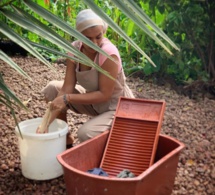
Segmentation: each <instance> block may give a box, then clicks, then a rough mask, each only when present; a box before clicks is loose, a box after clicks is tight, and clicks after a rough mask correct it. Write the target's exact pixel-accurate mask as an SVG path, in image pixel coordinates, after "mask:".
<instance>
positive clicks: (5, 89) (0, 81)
mask: <svg viewBox="0 0 215 195" xmlns="http://www.w3.org/2000/svg"><path fill="white" fill-rule="evenodd" d="M0 86H1V87H2V90H3V93H4V95H5V96H4V98H3V96H2V95H1V96H0V100H1V101H0V102H2V101H3V99H4V100H5V105H6V106H7V107H8V108H9V109H10V112H11V114H12V116H13V118H14V120H15V123H16V126H18V130H19V133H20V136H21V137H22V133H21V131H20V128H19V125H18V121H17V118H16V115H15V112H14V108H13V107H12V105H13V104H14V103H13V102H12V101H11V100H10V97H11V95H12V99H14V100H15V101H16V103H18V104H19V105H20V106H21V107H23V108H25V109H26V110H27V108H26V107H25V105H23V104H22V102H21V101H20V100H19V99H18V98H17V97H16V96H15V95H13V93H12V92H11V91H10V90H9V88H8V87H7V86H6V85H5V83H4V79H3V77H2V75H1V74H0ZM0 89H1V88H0ZM8 91H9V94H8Z"/></svg>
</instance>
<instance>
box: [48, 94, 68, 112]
mask: <svg viewBox="0 0 215 195" xmlns="http://www.w3.org/2000/svg"><path fill="white" fill-rule="evenodd" d="M50 109H51V111H57V110H58V111H59V112H61V111H63V110H65V109H66V104H65V103H64V100H63V96H58V97H56V98H55V99H54V100H53V101H52V103H51V105H50Z"/></svg>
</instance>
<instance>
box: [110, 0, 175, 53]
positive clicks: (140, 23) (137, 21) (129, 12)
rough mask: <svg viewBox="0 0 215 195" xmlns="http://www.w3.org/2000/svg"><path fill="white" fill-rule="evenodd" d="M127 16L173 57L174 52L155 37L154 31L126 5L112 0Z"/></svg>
mask: <svg viewBox="0 0 215 195" xmlns="http://www.w3.org/2000/svg"><path fill="white" fill-rule="evenodd" d="M111 1H112V2H113V3H114V4H115V5H116V6H117V7H118V8H119V9H120V10H121V11H122V12H123V13H124V14H125V15H127V16H128V17H129V18H130V19H132V20H133V21H134V23H135V24H136V25H137V26H139V28H141V29H142V30H143V31H144V32H145V33H146V34H147V35H148V36H149V37H151V38H152V39H154V40H155V41H156V42H157V43H158V44H159V45H160V46H161V47H163V48H164V49H165V50H166V51H167V52H168V53H169V54H170V55H173V54H172V52H171V51H170V50H169V49H168V48H167V47H166V45H164V44H163V42H162V41H161V40H160V39H159V38H158V37H157V36H155V35H154V33H153V32H152V31H150V30H149V29H148V28H147V26H146V25H145V23H144V22H143V21H142V20H140V19H139V18H138V17H136V16H135V13H134V12H133V11H132V10H131V9H129V8H128V7H127V6H126V4H125V3H123V2H122V1H118V0H111Z"/></svg>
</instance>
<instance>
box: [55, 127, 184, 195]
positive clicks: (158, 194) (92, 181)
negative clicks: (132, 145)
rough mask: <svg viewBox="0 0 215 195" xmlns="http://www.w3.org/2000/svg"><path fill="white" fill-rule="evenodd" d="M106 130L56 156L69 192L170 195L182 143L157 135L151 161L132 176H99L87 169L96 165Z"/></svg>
mask: <svg viewBox="0 0 215 195" xmlns="http://www.w3.org/2000/svg"><path fill="white" fill-rule="evenodd" d="M108 135H109V131H106V132H104V133H103V134H101V135H99V136H97V137H95V138H92V139H91V140H88V141H86V142H83V143H81V144H80V145H77V146H76V147H74V148H71V149H69V150H67V151H65V152H63V153H61V154H59V155H58V156H57V159H58V160H59V162H60V163H61V164H62V166H63V169H64V180H65V183H66V192H67V194H68V195H72V194H77V195H83V194H86V195H88V194H90V195H97V194H99V195H119V194H123V195H134V194H135V195H143V194H147V195H170V194H171V192H172V189H173V186H174V180H175V176H176V171H177V165H178V160H179V153H180V151H181V150H182V149H183V148H184V144H182V143H180V142H179V141H177V140H176V139H173V138H171V137H169V136H164V135H159V140H158V146H157V150H156V154H155V161H154V163H153V164H152V165H151V166H150V167H149V168H148V169H146V170H145V171H144V172H142V173H141V174H140V175H138V176H137V177H134V178H117V177H102V176H97V175H92V174H89V173H87V172H86V171H87V170H89V169H92V168H95V167H99V166H100V163H101V160H102V157H103V153H104V150H105V146H106V143H107V139H108Z"/></svg>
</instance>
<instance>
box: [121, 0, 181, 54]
mask: <svg viewBox="0 0 215 195" xmlns="http://www.w3.org/2000/svg"><path fill="white" fill-rule="evenodd" d="M123 1H124V2H125V3H126V4H127V5H128V7H130V8H131V9H132V11H133V13H135V14H136V15H137V16H139V17H140V18H141V19H142V20H143V21H144V22H145V23H146V24H148V25H149V26H151V27H152V29H153V30H154V31H155V32H156V33H157V34H159V35H160V36H161V37H162V38H163V39H164V40H166V41H167V42H168V43H169V44H170V45H171V46H172V47H173V48H175V49H176V50H178V51H180V49H179V48H178V47H177V46H176V44H175V43H174V42H173V41H172V40H171V39H170V38H169V37H168V36H167V35H166V34H165V33H164V32H163V31H162V30H161V29H160V28H159V27H158V26H157V25H156V24H155V23H154V22H153V21H152V20H151V19H150V18H149V16H148V15H147V14H146V13H145V12H144V11H143V10H142V9H141V8H140V7H139V6H138V5H137V4H136V3H135V2H134V1H129V0H123Z"/></svg>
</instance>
